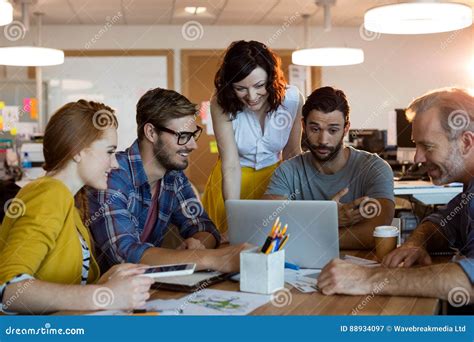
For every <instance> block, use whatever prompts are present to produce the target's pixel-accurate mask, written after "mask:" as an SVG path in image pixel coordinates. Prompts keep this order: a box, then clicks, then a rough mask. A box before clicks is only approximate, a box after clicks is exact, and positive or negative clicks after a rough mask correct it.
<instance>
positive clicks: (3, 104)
mask: <svg viewBox="0 0 474 342" xmlns="http://www.w3.org/2000/svg"><path fill="white" fill-rule="evenodd" d="M3 107H5V102H3V101H0V109H3Z"/></svg>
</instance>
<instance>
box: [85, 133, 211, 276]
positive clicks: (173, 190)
mask: <svg viewBox="0 0 474 342" xmlns="http://www.w3.org/2000/svg"><path fill="white" fill-rule="evenodd" d="M116 158H117V162H118V164H119V168H118V169H115V170H112V172H111V173H110V174H109V179H108V187H107V190H95V189H92V188H88V189H87V193H88V199H89V213H90V218H89V220H88V221H89V222H86V224H88V225H89V227H90V230H91V233H92V235H93V237H94V241H95V244H96V246H95V247H96V253H97V260H98V261H99V263H100V265H101V268H102V270H106V269H108V268H110V267H111V266H113V265H114V264H118V263H122V262H131V263H139V262H140V260H141V258H142V256H143V253H144V252H145V250H147V249H148V248H150V247H153V246H157V247H159V246H160V245H161V244H162V243H163V238H164V235H165V233H166V232H167V231H168V229H169V225H170V224H173V225H175V226H177V227H178V230H179V232H180V234H181V236H182V237H183V238H184V239H187V238H189V237H192V236H193V235H194V234H196V233H198V232H208V233H210V234H212V235H213V236H214V238H215V239H216V241H217V244H219V242H220V235H219V233H218V231H217V230H216V227H215V225H214V223H213V222H212V221H211V220H210V219H209V217H208V215H207V213H206V212H205V211H204V209H203V207H202V205H201V203H200V202H199V200H198V199H197V198H196V195H195V193H194V191H193V189H192V187H191V184H190V182H189V180H188V178H187V177H186V176H185V174H184V173H183V172H182V171H176V170H173V171H168V172H166V174H165V175H164V177H163V178H162V179H161V189H160V194H159V197H158V215H157V220H156V223H155V226H154V229H153V231H152V232H151V234H150V235H149V236H148V238H147V239H146V241H144V242H141V240H140V236H141V234H142V232H143V230H144V226H145V222H146V219H147V216H148V210H149V208H150V206H151V199H152V196H151V187H150V184H149V183H148V179H147V176H146V174H145V169H144V167H143V161H142V158H141V156H140V150H139V146H138V140H136V141H135V142H134V143H133V144H132V145H131V146H130V147H129V148H128V149H126V150H125V151H123V152H118V153H117V154H116Z"/></svg>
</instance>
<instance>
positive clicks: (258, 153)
mask: <svg viewBox="0 0 474 342" xmlns="http://www.w3.org/2000/svg"><path fill="white" fill-rule="evenodd" d="M299 98H300V93H299V90H298V88H297V87H295V86H292V85H289V86H287V88H286V94H285V98H284V100H283V103H282V104H281V105H280V106H279V107H278V108H277V110H276V111H274V112H271V113H268V114H267V116H266V117H265V125H264V132H263V133H262V127H261V126H260V122H259V120H258V118H257V116H256V115H255V113H254V112H252V111H251V110H249V109H247V108H245V109H244V110H243V111H241V112H238V113H237V116H236V118H235V119H234V120H233V121H232V127H233V128H234V136H235V141H236V143H237V148H238V151H239V158H240V166H242V167H251V168H254V169H255V170H260V169H263V168H265V167H268V166H271V165H273V164H275V163H277V162H278V161H279V160H280V158H281V151H282V150H283V148H284V147H285V146H286V144H287V142H288V139H289V137H290V132H291V129H292V127H293V123H294V121H295V118H296V114H297V111H298V105H299Z"/></svg>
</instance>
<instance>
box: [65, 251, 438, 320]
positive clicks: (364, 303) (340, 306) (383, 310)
mask: <svg viewBox="0 0 474 342" xmlns="http://www.w3.org/2000/svg"><path fill="white" fill-rule="evenodd" d="M341 254H351V255H354V256H358V257H360V258H367V259H373V258H374V257H375V256H374V254H373V253H372V252H370V251H342V252H341ZM445 259H446V258H434V260H433V261H434V262H442V261H445ZM285 287H286V288H288V289H290V290H291V292H290V293H291V302H290V303H289V304H288V305H286V306H283V307H276V306H274V305H273V304H272V303H271V302H270V303H267V304H265V305H264V306H261V307H259V308H258V309H256V310H255V311H253V312H252V313H251V315H254V316H258V315H282V316H284V315H352V314H353V310H357V313H356V314H357V315H436V314H438V313H439V311H440V307H441V304H440V300H439V299H436V298H421V297H398V296H377V295H374V296H372V295H365V296H343V295H335V296H325V295H323V294H321V293H319V292H313V293H301V292H299V291H298V290H296V289H294V288H292V286H290V285H285ZM209 288H210V289H216V290H227V291H239V284H238V283H236V282H232V281H225V282H223V283H220V284H216V285H213V286H210V287H209ZM187 295H189V293H185V292H173V291H164V290H159V291H155V290H153V292H152V295H151V298H150V299H177V298H180V297H183V296H187ZM359 304H360V307H359V308H358V306H359ZM57 314H59V315H76V314H84V312H73V311H63V312H58V313H57Z"/></svg>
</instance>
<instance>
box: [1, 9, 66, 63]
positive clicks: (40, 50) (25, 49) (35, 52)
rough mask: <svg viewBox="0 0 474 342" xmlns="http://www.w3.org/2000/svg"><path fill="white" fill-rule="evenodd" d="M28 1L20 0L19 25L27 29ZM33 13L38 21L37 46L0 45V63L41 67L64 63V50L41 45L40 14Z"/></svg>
mask: <svg viewBox="0 0 474 342" xmlns="http://www.w3.org/2000/svg"><path fill="white" fill-rule="evenodd" d="M0 1H2V0H0ZM30 3H31V1H30V0H21V5H22V22H21V23H20V25H19V29H21V30H25V31H28V30H29V13H28V5H29V4H30ZM35 14H36V15H37V21H38V37H37V46H8V47H0V65H11V66H32V67H41V66H50V65H58V64H63V63H64V51H62V50H58V49H50V48H45V47H41V27H42V25H41V24H42V21H41V19H42V14H41V13H35Z"/></svg>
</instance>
